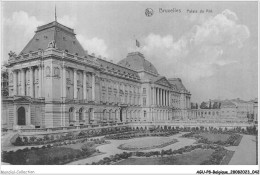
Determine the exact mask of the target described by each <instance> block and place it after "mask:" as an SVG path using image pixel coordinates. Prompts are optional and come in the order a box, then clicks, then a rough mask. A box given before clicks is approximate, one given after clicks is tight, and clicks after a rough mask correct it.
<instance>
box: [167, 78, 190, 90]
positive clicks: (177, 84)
mask: <svg viewBox="0 0 260 175" xmlns="http://www.w3.org/2000/svg"><path fill="white" fill-rule="evenodd" d="M168 81H169V82H170V83H171V84H172V85H173V86H175V87H176V88H177V90H178V91H185V92H188V90H187V89H186V88H185V86H184V85H183V84H182V81H181V79H180V78H169V79H168Z"/></svg>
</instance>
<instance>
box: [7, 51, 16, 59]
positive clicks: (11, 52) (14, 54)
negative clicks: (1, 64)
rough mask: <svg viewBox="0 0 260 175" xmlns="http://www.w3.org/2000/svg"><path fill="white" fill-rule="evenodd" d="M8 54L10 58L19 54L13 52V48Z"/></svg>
mask: <svg viewBox="0 0 260 175" xmlns="http://www.w3.org/2000/svg"><path fill="white" fill-rule="evenodd" d="M8 55H9V58H11V57H16V56H17V55H16V53H15V52H13V51H11V50H10V52H9V53H8Z"/></svg>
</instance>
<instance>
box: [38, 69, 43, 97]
mask: <svg viewBox="0 0 260 175" xmlns="http://www.w3.org/2000/svg"><path fill="white" fill-rule="evenodd" d="M38 81H39V82H38V85H39V92H38V93H39V94H38V96H39V98H41V97H42V66H41V65H39V74H38Z"/></svg>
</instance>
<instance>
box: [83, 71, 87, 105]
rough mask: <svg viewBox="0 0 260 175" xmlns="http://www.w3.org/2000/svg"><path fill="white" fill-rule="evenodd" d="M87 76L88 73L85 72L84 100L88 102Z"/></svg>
mask: <svg viewBox="0 0 260 175" xmlns="http://www.w3.org/2000/svg"><path fill="white" fill-rule="evenodd" d="M86 84H87V75H86V72H85V71H83V99H84V100H86V99H87V86H86Z"/></svg>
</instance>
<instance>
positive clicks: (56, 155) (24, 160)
mask: <svg viewBox="0 0 260 175" xmlns="http://www.w3.org/2000/svg"><path fill="white" fill-rule="evenodd" d="M78 154H81V151H80V150H78V149H72V148H65V147H55V148H47V149H38V150H29V151H27V152H23V151H20V152H15V153H13V154H12V155H10V156H8V159H10V161H8V162H10V163H12V164H15V165H42V164H56V163H58V161H60V160H64V159H65V157H64V156H66V158H68V157H70V156H72V155H73V156H75V155H78Z"/></svg>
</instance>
